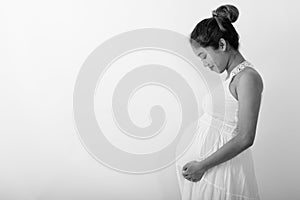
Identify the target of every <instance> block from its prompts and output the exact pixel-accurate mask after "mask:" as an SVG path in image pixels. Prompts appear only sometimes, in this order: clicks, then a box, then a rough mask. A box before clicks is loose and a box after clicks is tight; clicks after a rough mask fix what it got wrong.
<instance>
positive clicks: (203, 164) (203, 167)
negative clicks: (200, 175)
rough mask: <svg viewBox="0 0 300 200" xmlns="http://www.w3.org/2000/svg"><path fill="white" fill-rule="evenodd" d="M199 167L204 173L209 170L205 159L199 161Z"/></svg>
mask: <svg viewBox="0 0 300 200" xmlns="http://www.w3.org/2000/svg"><path fill="white" fill-rule="evenodd" d="M199 166H200V168H201V169H202V170H204V171H207V170H208V169H209V165H208V163H207V161H206V160H205V159H204V160H201V161H199Z"/></svg>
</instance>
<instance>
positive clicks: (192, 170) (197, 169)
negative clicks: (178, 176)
mask: <svg viewBox="0 0 300 200" xmlns="http://www.w3.org/2000/svg"><path fill="white" fill-rule="evenodd" d="M182 171H183V172H182V175H183V177H184V178H185V179H187V180H189V181H192V182H198V181H200V180H201V178H202V176H203V175H204V173H205V171H206V168H205V166H204V163H203V161H195V160H194V161H191V162H188V163H187V164H185V165H184V166H183V168H182Z"/></svg>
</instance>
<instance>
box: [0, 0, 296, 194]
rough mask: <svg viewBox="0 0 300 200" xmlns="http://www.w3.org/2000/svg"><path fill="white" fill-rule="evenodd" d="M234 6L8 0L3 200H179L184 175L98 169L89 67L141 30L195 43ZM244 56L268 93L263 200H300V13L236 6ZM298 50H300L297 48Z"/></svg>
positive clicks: (275, 4) (0, 151)
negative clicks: (216, 12)
mask: <svg viewBox="0 0 300 200" xmlns="http://www.w3.org/2000/svg"><path fill="white" fill-rule="evenodd" d="M223 3H228V1H216V0H214V1H201V0H191V1H183V0H182V1H179V0H176V1H175V0H162V1H159V0H151V1H145V0H142V1H141V0H132V1H122V0H111V1H83V0H82V1H79V0H77V1H71V0H69V1H67V0H65V1H58V0H54V1H33V0H30V1H21V0H19V1H17V0H12V1H5V2H4V1H3V2H1V6H0V24H1V28H0V44H1V45H0V55H1V59H0V65H1V73H0V74H1V75H0V77H1V78H0V91H1V95H0V97H1V104H0V110H1V112H0V113H1V114H0V120H1V126H0V133H1V134H0V160H1V164H0V199H5V200H17V199H18V200H19V199H22V200H27V199H39V200H42V199H43V200H60V199H63V200H67V199H70V200H71V199H72V200H76V199H88V200H92V199H131V200H133V199H139V200H140V199H157V200H158V199H179V191H178V188H177V182H176V178H175V168H174V166H171V167H169V168H167V169H165V170H163V171H160V172H158V173H156V174H147V175H140V176H137V175H135V176H134V175H128V174H122V173H118V172H115V171H112V170H110V169H108V168H106V167H104V166H102V165H101V164H100V163H98V162H96V161H95V159H93V158H92V157H91V156H90V154H88V153H87V151H86V150H85V149H84V148H83V146H82V145H81V143H80V140H79V139H78V137H77V135H76V133H75V128H74V124H73V115H72V96H73V89H74V83H75V80H76V77H77V74H78V72H79V70H80V67H81V65H82V63H83V62H84V60H85V59H86V58H87V56H88V55H89V54H90V53H91V51H93V50H94V49H95V48H96V47H97V46H98V45H99V44H101V43H102V42H104V41H105V40H107V39H109V38H110V37H112V36H114V35H116V34H119V33H122V32H124V31H129V30H132V29H137V28H144V27H153V28H164V29H170V30H174V31H177V32H179V33H182V34H189V32H190V31H191V30H192V29H193V27H194V26H195V25H196V23H198V21H200V20H201V19H203V18H206V17H209V16H210V15H211V10H212V9H215V8H217V7H218V6H219V5H221V4H223ZM231 3H232V4H234V5H236V6H237V7H238V8H239V11H240V18H239V19H238V21H237V22H236V23H235V27H236V28H237V30H238V32H239V34H240V37H241V40H240V41H241V52H242V53H243V55H244V56H245V57H246V58H247V59H248V60H249V61H251V62H252V63H253V64H254V65H255V66H256V68H257V69H258V71H260V72H261V74H262V76H263V79H264V83H265V90H264V96H263V104H262V110H261V114H260V119H259V125H258V130H257V137H256V141H255V144H254V146H253V147H252V149H253V152H254V159H255V167H256V174H257V179H258V184H259V190H260V195H261V198H262V199H264V200H269V199H272V200H277V199H278V200H280V199H289V200H296V199H299V198H300V190H299V189H298V188H297V186H299V185H300V175H299V172H298V170H299V169H300V164H299V161H298V158H299V155H298V153H297V152H299V150H300V147H299V145H298V144H299V142H300V140H299V139H300V136H299V131H298V130H299V127H298V125H299V116H298V113H299V111H300V110H299V107H300V106H299V105H298V103H299V102H300V94H299V89H298V86H299V85H300V79H299V73H300V67H299V66H298V65H299V64H298V61H299V56H298V55H297V53H298V52H299V46H300V42H299V38H298V37H299V35H300V28H299V14H298V12H299V8H300V7H299V6H298V2H297V1H288V3H287V2H286V1H271V0H268V1H231ZM298 45H299V46H298Z"/></svg>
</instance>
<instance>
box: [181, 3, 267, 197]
mask: <svg viewBox="0 0 300 200" xmlns="http://www.w3.org/2000/svg"><path fill="white" fill-rule="evenodd" d="M238 14H239V12H238V9H237V8H236V7H235V6H233V5H223V6H220V7H219V8H217V9H216V10H215V11H213V14H212V17H211V18H207V19H204V20H202V21H201V22H199V23H198V24H197V25H196V27H195V28H194V30H193V31H192V33H191V35H190V43H191V46H192V48H193V51H194V52H195V54H196V55H197V56H198V57H199V58H200V59H201V60H202V62H203V65H204V66H205V67H208V68H209V69H210V70H212V71H214V72H216V73H220V74H221V73H223V72H224V71H226V73H227V77H226V78H224V79H223V82H222V84H220V86H219V88H218V87H216V88H215V90H214V91H211V92H212V93H213V92H218V91H220V88H221V89H222V91H225V103H224V105H225V108H223V111H224V112H222V111H220V112H218V108H216V109H217V110H216V109H214V111H212V105H211V103H210V102H211V101H209V98H208V96H206V98H204V100H203V102H202V105H203V108H204V111H205V112H204V114H203V115H202V116H201V117H200V118H199V127H200V128H199V129H198V130H197V135H196V137H195V138H196V139H194V141H193V142H192V144H191V146H189V148H188V149H187V151H185V152H184V154H183V155H182V156H181V157H179V158H178V159H177V161H176V167H177V168H176V170H177V178H178V183H179V188H180V192H181V198H182V200H245V199H247V200H249V199H252V200H254V199H255V200H258V199H260V197H259V193H258V187H257V182H256V177H255V172H254V163H253V159H252V152H251V149H250V147H251V146H252V145H253V143H254V139H255V134H256V125H257V119H258V115H259V109H260V103H261V95H262V91H263V81H262V78H261V76H260V75H259V73H258V72H257V71H256V70H255V68H254V67H253V66H252V64H251V63H250V62H248V61H247V60H246V59H245V58H244V57H243V56H242V54H241V53H240V52H239V50H238V47H239V35H238V33H237V32H236V30H235V28H234V27H233V25H232V23H233V22H235V21H236V20H237V18H238ZM222 94H223V95H224V93H222ZM220 110H222V109H220ZM222 113H224V114H222ZM218 123H219V124H222V126H217V125H216V124H218ZM212 125H214V126H212Z"/></svg>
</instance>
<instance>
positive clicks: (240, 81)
mask: <svg viewBox="0 0 300 200" xmlns="http://www.w3.org/2000/svg"><path fill="white" fill-rule="evenodd" d="M235 82H236V84H235V85H236V87H254V88H256V89H257V90H258V91H260V92H262V91H263V88H264V85H263V79H262V77H261V75H260V74H259V72H258V71H257V70H256V69H255V68H253V67H246V68H245V69H244V70H242V71H241V72H240V73H238V74H237V75H236V81H235Z"/></svg>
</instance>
